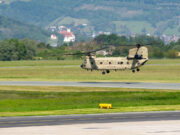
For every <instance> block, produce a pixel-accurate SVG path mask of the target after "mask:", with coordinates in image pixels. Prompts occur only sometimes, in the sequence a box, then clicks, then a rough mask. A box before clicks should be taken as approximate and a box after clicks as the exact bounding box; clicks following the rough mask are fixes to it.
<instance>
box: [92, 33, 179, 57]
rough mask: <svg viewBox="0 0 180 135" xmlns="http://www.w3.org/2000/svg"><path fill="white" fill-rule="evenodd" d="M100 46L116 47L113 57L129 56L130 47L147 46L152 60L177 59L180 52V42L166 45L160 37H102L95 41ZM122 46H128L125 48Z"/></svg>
mask: <svg viewBox="0 0 180 135" xmlns="http://www.w3.org/2000/svg"><path fill="white" fill-rule="evenodd" d="M94 40H95V41H96V42H97V43H98V44H99V45H100V46H102V47H104V46H109V45H113V46H115V50H114V51H113V56H127V54H128V50H129V48H130V47H128V45H136V44H141V45H147V47H148V49H149V57H150V58H177V57H178V52H180V40H178V41H177V42H171V43H170V44H165V43H164V42H163V41H162V40H161V39H160V38H158V37H151V36H145V35H141V36H137V37H129V38H127V37H125V36H118V35H116V34H111V35H100V36H98V37H96V38H95V39H94ZM121 45H126V46H125V47H123V46H121Z"/></svg>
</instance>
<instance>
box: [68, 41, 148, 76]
mask: <svg viewBox="0 0 180 135" xmlns="http://www.w3.org/2000/svg"><path fill="white" fill-rule="evenodd" d="M126 46H127V45H126ZM128 46H136V47H135V48H132V49H130V50H129V54H128V56H127V57H102V58H97V57H96V55H95V54H94V53H95V52H97V51H100V50H104V49H107V48H108V47H106V48H102V49H98V50H95V51H91V52H85V53H74V54H67V55H85V59H84V62H83V63H82V65H81V68H82V69H85V70H90V71H93V70H98V71H102V74H103V75H105V74H106V73H107V74H109V73H110V71H113V70H114V71H118V70H132V72H133V73H135V72H136V71H137V72H139V71H140V67H141V66H143V65H144V64H145V63H146V62H147V61H148V49H147V47H145V46H144V45H140V44H136V45H128Z"/></svg>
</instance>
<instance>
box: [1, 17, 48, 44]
mask: <svg viewBox="0 0 180 135" xmlns="http://www.w3.org/2000/svg"><path fill="white" fill-rule="evenodd" d="M48 35H49V33H48V32H46V31H45V30H42V29H40V28H38V27H37V26H32V25H27V24H23V23H21V22H19V21H15V20H12V19H9V18H7V17H3V16H0V39H4V38H18V39H23V38H29V39H34V40H38V41H46V40H47V38H48Z"/></svg>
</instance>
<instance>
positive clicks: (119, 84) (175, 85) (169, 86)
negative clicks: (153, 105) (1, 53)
mask: <svg viewBox="0 0 180 135" xmlns="http://www.w3.org/2000/svg"><path fill="white" fill-rule="evenodd" d="M0 85H7V86H73V87H111V88H142V89H164V90H165V89H166V90H180V83H146V82H61V81H0Z"/></svg>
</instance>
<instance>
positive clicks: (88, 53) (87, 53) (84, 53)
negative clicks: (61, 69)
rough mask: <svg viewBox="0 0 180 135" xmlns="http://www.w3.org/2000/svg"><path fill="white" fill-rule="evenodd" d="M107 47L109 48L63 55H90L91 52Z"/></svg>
mask: <svg viewBox="0 0 180 135" xmlns="http://www.w3.org/2000/svg"><path fill="white" fill-rule="evenodd" d="M107 48H109V47H104V48H100V49H97V50H94V51H90V52H78V53H69V54H64V55H91V53H94V52H98V51H101V50H104V49H107Z"/></svg>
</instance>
